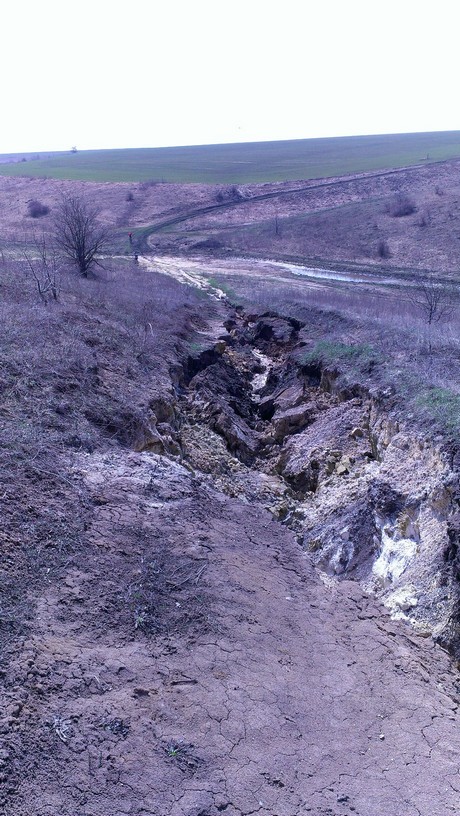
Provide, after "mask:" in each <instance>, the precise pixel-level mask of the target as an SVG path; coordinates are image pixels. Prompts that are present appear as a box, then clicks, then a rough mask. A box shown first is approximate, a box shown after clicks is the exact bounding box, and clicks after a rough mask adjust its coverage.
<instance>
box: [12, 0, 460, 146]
mask: <svg viewBox="0 0 460 816" xmlns="http://www.w3.org/2000/svg"><path fill="white" fill-rule="evenodd" d="M5 6H8V7H7V8H5ZM454 10H455V4H454V3H452V2H451V0H449V2H447V1H446V0H437V2H436V4H434V5H431V4H430V5H425V4H422V3H420V2H418V0H386V2H385V3H382V2H380V0H297V2H294V1H293V0H282V1H281V0H272V2H270V0H231V1H230V0H142V1H141V0H130V1H129V2H126V3H123V4H121V3H116V2H115V1H114V0H91V1H89V0H75V2H70V0H14V2H13V1H11V2H10V0H5V3H4V5H3V7H2V12H1V18H0V19H1V30H2V43H1V49H0V69H1V79H2V81H1V96H0V100H1V105H2V114H3V115H2V121H1V125H0V152H2V153H3V152H22V151H24V152H25V151H34V150H36V151H42V150H45V151H46V150H67V149H69V148H70V147H71V146H73V145H76V146H77V147H78V148H79V149H81V150H82V149H91V148H115V147H156V146H161V145H186V144H211V143H217V142H233V141H259V140H271V139H294V138H309V137H315V136H343V135H356V134H367V133H399V132H411V131H425V130H459V129H460V112H459V110H460V109H459V105H458V42H457V41H458V27H457V22H456V19H454V17H453V13H454Z"/></svg>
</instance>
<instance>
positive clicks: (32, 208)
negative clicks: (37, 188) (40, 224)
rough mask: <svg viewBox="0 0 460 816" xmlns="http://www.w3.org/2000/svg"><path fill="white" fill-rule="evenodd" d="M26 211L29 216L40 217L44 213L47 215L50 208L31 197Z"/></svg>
mask: <svg viewBox="0 0 460 816" xmlns="http://www.w3.org/2000/svg"><path fill="white" fill-rule="evenodd" d="M27 211H28V213H29V215H30V217H31V218H42V217H43V216H44V215H48V213H49V211H50V208H49V207H47V205H46V204H42V203H41V201H37V200H36V199H35V198H33V199H32V201H29V203H28V205H27Z"/></svg>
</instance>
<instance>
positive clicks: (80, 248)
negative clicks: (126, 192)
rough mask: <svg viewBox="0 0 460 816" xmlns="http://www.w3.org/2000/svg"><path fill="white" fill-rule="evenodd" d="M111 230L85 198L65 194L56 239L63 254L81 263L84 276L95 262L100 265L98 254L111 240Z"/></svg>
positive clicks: (75, 262)
mask: <svg viewBox="0 0 460 816" xmlns="http://www.w3.org/2000/svg"><path fill="white" fill-rule="evenodd" d="M108 237H109V235H108V230H107V229H105V228H104V227H101V226H100V225H99V224H98V221H97V210H95V209H92V208H91V207H89V206H88V205H87V204H86V203H85V202H84V201H83V200H82V199H81V198H78V197H77V196H70V197H69V198H65V199H64V200H63V201H62V203H61V205H60V207H59V209H58V212H57V215H56V218H55V225H54V241H55V244H56V246H57V248H58V249H59V250H60V252H61V253H62V255H63V256H64V257H65V258H66V259H67V260H68V261H70V263H73V264H75V266H77V268H78V270H79V272H80V274H81V275H83V277H84V278H87V277H88V272H89V270H90V269H91V267H93V266H94V265H100V262H99V261H98V256H99V255H100V254H101V252H102V251H103V250H104V248H105V247H106V245H107V242H108Z"/></svg>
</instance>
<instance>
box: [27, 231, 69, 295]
mask: <svg viewBox="0 0 460 816" xmlns="http://www.w3.org/2000/svg"><path fill="white" fill-rule="evenodd" d="M24 258H25V261H26V263H27V266H28V269H29V272H30V274H31V275H32V277H33V279H34V281H35V283H36V284H37V289H38V294H39V295H40V297H41V299H42V300H43V302H44V303H48V300H49V299H50V298H52V299H53V300H59V289H60V282H59V272H60V269H59V261H58V258H57V255H56V252H55V250H54V248H50V247H49V246H48V245H47V243H46V239H45V236H44V235H43V236H42V237H41V238H37V237H36V238H35V250H34V254H33V255H31V254H30V253H27V252H26V253H25V254H24Z"/></svg>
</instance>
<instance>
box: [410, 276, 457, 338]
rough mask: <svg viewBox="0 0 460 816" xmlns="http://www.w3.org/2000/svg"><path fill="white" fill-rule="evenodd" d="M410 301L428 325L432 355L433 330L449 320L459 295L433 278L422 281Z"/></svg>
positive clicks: (418, 283) (411, 295)
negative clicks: (436, 325) (433, 327)
mask: <svg viewBox="0 0 460 816" xmlns="http://www.w3.org/2000/svg"><path fill="white" fill-rule="evenodd" d="M409 300H410V302H411V303H412V305H413V306H415V307H416V308H417V309H418V311H419V312H421V314H422V317H423V319H424V320H425V322H426V323H427V325H428V333H429V339H428V347H429V351H430V354H431V329H432V326H433V324H434V323H442V322H444V321H446V320H449V318H450V317H452V314H453V313H454V311H455V308H456V306H457V295H456V292H455V290H454V289H453V288H452V287H448V286H445V285H444V284H442V283H438V282H436V281H435V280H433V279H432V278H428V279H422V278H421V279H420V280H419V281H418V282H417V284H416V286H415V288H414V291H413V292H412V293H410V294H409Z"/></svg>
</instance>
